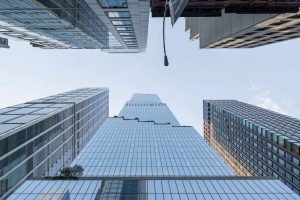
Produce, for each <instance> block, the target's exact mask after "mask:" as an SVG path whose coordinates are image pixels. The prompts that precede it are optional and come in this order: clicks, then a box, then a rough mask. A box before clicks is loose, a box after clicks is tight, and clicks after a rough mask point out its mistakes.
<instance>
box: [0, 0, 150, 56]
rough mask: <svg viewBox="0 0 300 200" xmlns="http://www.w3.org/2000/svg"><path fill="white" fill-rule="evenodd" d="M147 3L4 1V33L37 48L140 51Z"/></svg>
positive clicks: (0, 3) (0, 19)
mask: <svg viewBox="0 0 300 200" xmlns="http://www.w3.org/2000/svg"><path fill="white" fill-rule="evenodd" d="M149 6H150V1H149V0H145V1H144V0H66V1H63V0H22V1H16V0H0V33H2V34H5V35H8V36H10V37H15V38H19V39H23V40H27V41H29V42H30V43H31V44H32V46H34V47H39V48H50V49H51V48H52V49H53V48H55V49H57V48H59V49H65V48H70V49H102V50H104V51H108V52H141V51H144V49H145V48H146V43H147V32H148V22H149Z"/></svg>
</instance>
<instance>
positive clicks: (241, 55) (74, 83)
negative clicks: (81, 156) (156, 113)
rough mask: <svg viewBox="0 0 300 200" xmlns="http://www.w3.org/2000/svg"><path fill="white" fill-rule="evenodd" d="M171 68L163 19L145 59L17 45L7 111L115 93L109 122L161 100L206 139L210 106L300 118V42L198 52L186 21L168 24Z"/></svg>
mask: <svg viewBox="0 0 300 200" xmlns="http://www.w3.org/2000/svg"><path fill="white" fill-rule="evenodd" d="M166 22H167V23H166V24H167V25H168V26H167V32H166V34H167V51H168V55H169V62H170V66H169V67H167V68H166V67H164V66H163V51H162V19H161V18H156V19H153V18H151V19H150V25H149V36H148V47H147V50H146V52H145V53H140V54H109V53H105V52H102V51H99V50H42V49H38V48H32V47H31V46H30V45H29V43H27V42H23V41H19V40H18V41H17V40H14V41H13V40H11V41H10V45H11V48H10V49H8V50H7V49H0V58H1V61H0V91H1V97H0V107H1V108H2V107H7V106H10V105H14V104H18V103H22V102H25V101H29V100H33V99H37V98H41V97H44V96H49V95H53V94H56V93H60V92H64V91H67V90H72V89H75V88H79V87H109V89H110V115H111V116H113V115H116V114H118V113H119V111H120V109H121V107H122V106H123V105H124V103H125V101H126V100H128V99H129V98H130V97H131V95H132V94H133V93H134V92H142V93H156V94H158V95H159V96H160V97H161V99H162V100H163V101H164V102H166V103H167V104H168V105H169V107H170V108H171V110H172V111H173V113H174V114H175V116H176V117H177V118H178V120H179V122H180V123H181V124H183V125H193V126H194V127H195V128H196V129H198V130H199V132H200V133H202V132H203V131H202V115H203V114H202V100H203V99H237V100H240V101H245V102H248V103H251V104H256V105H259V106H264V107H266V108H270V109H273V110H275V111H279V112H282V113H285V114H288V115H291V116H294V117H297V118H300V109H299V108H300V101H299V99H300V60H299V56H300V54H299V52H300V39H295V40H290V41H287V42H281V43H277V44H273V45H268V46H264V47H258V48H254V49H224V50H222V49H199V48H198V46H199V44H198V42H197V41H190V40H189V34H188V33H186V32H184V20H183V19H180V20H179V21H178V22H177V23H176V25H175V26H174V27H173V28H172V27H171V26H170V25H169V24H170V21H169V20H167V21H166Z"/></svg>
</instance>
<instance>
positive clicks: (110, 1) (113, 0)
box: [97, 0, 127, 8]
mask: <svg viewBox="0 0 300 200" xmlns="http://www.w3.org/2000/svg"><path fill="white" fill-rule="evenodd" d="M97 1H98V3H99V4H100V5H101V7H102V8H127V1H126V0H97Z"/></svg>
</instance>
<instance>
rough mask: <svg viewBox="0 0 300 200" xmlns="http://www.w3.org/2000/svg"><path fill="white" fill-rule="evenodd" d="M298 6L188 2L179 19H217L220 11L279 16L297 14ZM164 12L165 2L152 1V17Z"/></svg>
mask: <svg viewBox="0 0 300 200" xmlns="http://www.w3.org/2000/svg"><path fill="white" fill-rule="evenodd" d="M174 2H175V1H174ZM181 2H183V1H178V2H177V5H176V6H178V5H180V3H181ZM299 6H300V1H298V0H295V1H286V0H261V1H252V0H209V1H199V0H189V1H188V3H187V5H186V7H185V8H184V10H183V12H182V15H181V17H217V16H221V14H222V11H225V13H236V14H280V13H287V12H297V11H298V8H299ZM176 8H177V7H176ZM176 8H175V9H176ZM164 10H165V0H152V2H151V12H152V17H163V15H164ZM167 14H168V15H169V12H168V13H167Z"/></svg>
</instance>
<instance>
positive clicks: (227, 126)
mask: <svg viewBox="0 0 300 200" xmlns="http://www.w3.org/2000/svg"><path fill="white" fill-rule="evenodd" d="M203 113H204V137H205V140H206V141H207V142H208V143H209V144H210V145H211V146H212V147H213V148H214V149H215V151H216V152H217V153H218V154H219V155H220V157H221V158H222V159H223V160H224V161H225V162H226V163H227V164H228V166H230V168H231V169H232V170H233V171H234V172H235V173H236V174H237V175H241V176H243V175H252V176H273V177H275V178H277V179H279V180H281V181H282V182H283V183H285V184H286V185H287V186H288V187H290V188H292V189H293V190H294V191H295V192H296V193H298V194H300V173H299V172H300V151H299V150H300V149H299V148H300V120H299V119H295V118H292V117H288V116H286V115H282V114H279V113H276V112H273V111H269V110H266V109H263V108H260V107H256V106H253V105H250V104H246V103H242V102H239V101H235V100H205V101H204V103H203Z"/></svg>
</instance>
